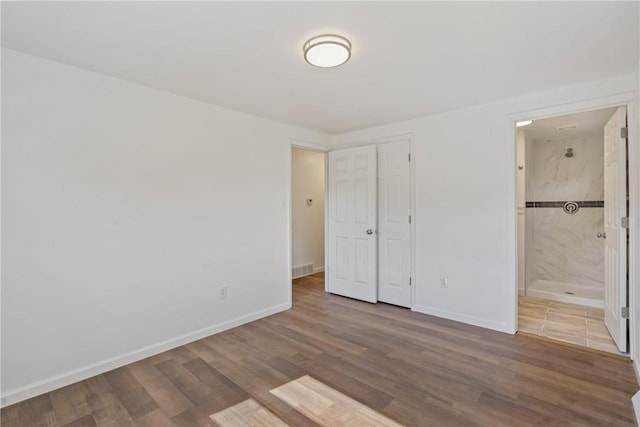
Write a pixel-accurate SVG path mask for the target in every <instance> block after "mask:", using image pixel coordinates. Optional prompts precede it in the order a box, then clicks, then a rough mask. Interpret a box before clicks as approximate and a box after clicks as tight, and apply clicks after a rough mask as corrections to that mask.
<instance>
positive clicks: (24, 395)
mask: <svg viewBox="0 0 640 427" xmlns="http://www.w3.org/2000/svg"><path fill="white" fill-rule="evenodd" d="M290 308H291V304H290V303H285V304H279V305H276V306H273V307H269V308H266V309H264V310H259V311H256V312H254V313H250V314H247V315H245V316H240V317H237V318H235V319H232V320H228V321H226V322H222V323H218V324H216V325H213V326H209V327H206V328H203V329H200V330H197V331H194V332H190V333H188V334H184V335H180V336H178V337H175V338H171V339H169V340H166V341H162V342H159V343H157V344H152V345H150V346H147V347H144V348H141V349H139V350H134V351H132V352H129V353H126V354H123V355H121V356H116V357H112V358H110V359H106V360H102V361H100V362H97V363H93V364H91V365H88V366H84V367H82V368H79V369H75V370H73V371H70V372H65V373H63V374H60V375H56V376H53V377H50V378H46V379H44V380H41V381H37V382H34V383H31V384H27V385H25V386H22V387H18V388H15V389H13V390H7V391H6V392H4V393H2V398H1V405H0V407H5V406H8V405H12V404H14V403H17V402H20V401H23V400H26V399H30V398H32V397H35V396H39V395H41V394H43V393H48V392H50V391H52V390H56V389H58V388H61V387H64V386H67V385H69V384H73V383H75V382H78V381H82V380H85V379H87V378H91V377H94V376H96V375H99V374H102V373H105V372H108V371H111V370H113V369H116V368H120V367H122V366H125V365H128V364H130V363H133V362H137V361H139V360H142V359H145V358H147V357H150V356H154V355H156V354H159V353H162V352H164V351H167V350H171V349H172V348H176V347H180V346H181V345H185V344H188V343H190V342H193V341H197V340H199V339H202V338H205V337H208V336H211V335H215V334H217V333H220V332H223V331H226V330H227V329H231V328H235V327H236V326H240V325H244V324H245V323H249V322H253V321H254V320H258V319H261V318H263V317H267V316H270V315H272V314H275V313H279V312H281V311H285V310H288V309H290Z"/></svg>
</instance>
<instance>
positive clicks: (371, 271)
mask: <svg viewBox="0 0 640 427" xmlns="http://www.w3.org/2000/svg"><path fill="white" fill-rule="evenodd" d="M328 196H329V197H328V204H329V206H328V210H329V212H328V213H329V215H328V219H329V268H328V270H329V271H328V277H327V281H328V288H329V292H331V293H334V294H338V295H343V296H347V297H351V298H356V299H359V300H363V301H368V302H376V301H377V294H378V292H377V272H378V265H377V257H378V251H377V244H376V243H377V242H376V224H377V217H376V209H377V185H376V147H375V145H371V146H366V147H358V148H350V149H346V150H337V151H332V152H330V153H329V188H328Z"/></svg>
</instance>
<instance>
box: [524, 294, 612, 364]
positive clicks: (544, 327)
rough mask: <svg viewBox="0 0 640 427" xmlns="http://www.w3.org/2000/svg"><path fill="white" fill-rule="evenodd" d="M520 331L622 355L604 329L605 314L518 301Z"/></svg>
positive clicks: (528, 299) (575, 306)
mask: <svg viewBox="0 0 640 427" xmlns="http://www.w3.org/2000/svg"><path fill="white" fill-rule="evenodd" d="M518 330H519V331H521V332H527V333H531V334H535V335H541V336H543V337H548V338H552V339H554V340H559V341H564V342H568V343H572V344H578V345H582V346H585V347H590V348H595V349H597V350H602V351H607V352H609V353H614V354H620V351H619V350H618V347H617V346H616V344H615V342H613V338H611V335H610V334H609V331H608V330H607V328H606V326H605V325H604V310H603V309H602V308H594V307H588V306H584V305H578V304H568V303H566V302H560V301H552V300H547V299H542V298H534V297H519V298H518Z"/></svg>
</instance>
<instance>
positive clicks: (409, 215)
mask: <svg viewBox="0 0 640 427" xmlns="http://www.w3.org/2000/svg"><path fill="white" fill-rule="evenodd" d="M409 224H411V215H409Z"/></svg>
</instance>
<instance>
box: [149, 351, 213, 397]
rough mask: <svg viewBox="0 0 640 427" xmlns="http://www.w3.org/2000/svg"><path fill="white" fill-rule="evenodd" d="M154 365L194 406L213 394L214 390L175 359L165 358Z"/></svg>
mask: <svg viewBox="0 0 640 427" xmlns="http://www.w3.org/2000/svg"><path fill="white" fill-rule="evenodd" d="M155 367H156V368H157V369H158V371H160V372H161V373H162V374H163V375H164V376H165V377H167V379H168V380H169V381H170V382H171V383H172V384H173V385H174V386H175V388H176V389H178V390H179V391H180V392H181V393H182V394H183V395H184V396H186V398H187V399H189V401H190V402H191V403H192V404H193V405H195V406H198V405H203V404H205V403H207V402H208V401H209V400H211V399H212V398H213V397H214V395H215V391H214V390H212V389H210V388H209V387H207V385H205V384H203V383H202V382H201V381H200V380H199V379H198V378H197V377H196V376H194V375H193V374H192V373H191V372H189V371H188V370H187V369H186V368H185V367H184V366H182V365H181V364H179V363H178V362H176V361H175V360H166V361H164V362H162V363H158V364H157V365H155Z"/></svg>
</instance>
